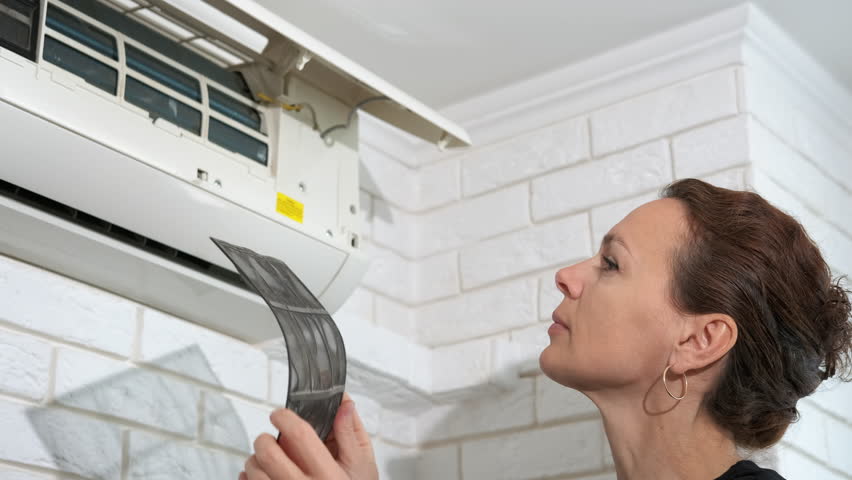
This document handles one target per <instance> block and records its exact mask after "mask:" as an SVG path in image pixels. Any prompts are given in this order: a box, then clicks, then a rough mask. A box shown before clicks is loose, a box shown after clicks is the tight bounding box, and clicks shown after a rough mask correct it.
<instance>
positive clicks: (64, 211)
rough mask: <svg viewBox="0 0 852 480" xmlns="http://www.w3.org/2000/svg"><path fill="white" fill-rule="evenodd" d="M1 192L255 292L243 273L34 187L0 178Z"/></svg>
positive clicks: (31, 205)
mask: <svg viewBox="0 0 852 480" xmlns="http://www.w3.org/2000/svg"><path fill="white" fill-rule="evenodd" d="M0 195H2V196H4V197H7V198H11V199H13V200H17V201H19V202H21V203H24V204H26V205H29V206H30V207H33V208H37V209H39V210H41V211H43V212H45V213H49V214H51V215H54V216H57V217H60V218H62V219H64V220H67V221H70V222H72V223H75V224H77V225H79V226H81V227H84V228H86V229H88V230H92V231H94V232H97V233H100V234H103V235H106V236H108V237H110V238H113V239H115V240H118V241H120V242H122V243H125V244H127V245H131V246H133V247H136V248H138V249H140V250H144V251H146V252H148V253H151V254H153V255H157V256H158V257H161V258H164V259H167V260H169V261H172V262H174V263H177V264H179V265H181V266H184V267H187V268H191V269H193V270H195V271H197V272H200V273H203V274H205V275H209V276H211V277H213V278H216V279H218V280H221V281H223V282H226V283H228V284H230V285H233V286H235V287H239V288H241V289H244V290H246V291H250V292H252V293H253V291H252V290H251V289H250V288H248V287H247V286H246V284H245V283H244V282H243V280H242V278H240V275H239V274H238V273H236V272H232V271H230V270H227V269H224V268H222V267H220V266H218V265H214V264H212V263H210V262H208V261H206V260H203V259H201V258H198V257H196V256H193V255H190V254H188V253H186V252H182V251H180V250H178V249H176V248H172V247H170V246H168V245H164V244H162V243H160V242H157V241H156V240H152V239H150V238H148V237H146V236H144V235H140V234H138V233H135V232H132V231H130V230H127V229H125V228H122V227H120V226H118V225H116V224H114V223H110V222H108V221H106V220H102V219H100V218H98V217H95V216H93V215H89V214H88V213H85V212H81V211H80V210H77V209H74V208H72V207H69V206H68V205H65V204H63V203H60V202H57V201H55V200H51V199H50V198H47V197H45V196H42V195H39V194H38V193H35V192H33V191H31V190H27V189H25V188H22V187H19V186H17V185H15V184H13V183H9V182H7V181H5V180H2V179H0Z"/></svg>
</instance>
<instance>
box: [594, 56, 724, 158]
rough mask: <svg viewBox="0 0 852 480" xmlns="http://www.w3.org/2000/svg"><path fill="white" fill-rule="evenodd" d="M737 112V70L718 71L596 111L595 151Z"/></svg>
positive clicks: (648, 138) (671, 131)
mask: <svg viewBox="0 0 852 480" xmlns="http://www.w3.org/2000/svg"><path fill="white" fill-rule="evenodd" d="M736 113H737V88H736V80H735V76H734V71H733V70H731V69H725V70H720V71H716V72H713V73H709V74H706V75H703V76H700V77H696V78H693V79H691V80H688V81H686V82H683V83H680V84H677V85H672V86H670V87H665V88H663V89H661V90H657V91H654V92H651V93H647V94H645V95H642V96H640V97H636V98H633V99H630V100H627V101H624V102H621V103H617V104H615V105H612V106H610V107H606V108H604V109H601V110H598V111H597V112H594V113H593V114H592V116H591V123H592V150H593V151H594V154H595V155H600V154H602V153H607V152H611V151H613V150H618V149H621V148H624V147H629V146H631V145H636V144H638V143H642V142H645V141H648V140H651V139H654V138H658V137H662V136H664V135H668V134H671V133H675V132H678V131H680V130H685V129H687V128H689V127H692V126H695V125H699V124H701V123H704V122H709V121H712V120H715V119H717V118H722V117H725V116H728V115H734V114H736Z"/></svg>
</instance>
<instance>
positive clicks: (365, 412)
mask: <svg viewBox="0 0 852 480" xmlns="http://www.w3.org/2000/svg"><path fill="white" fill-rule="evenodd" d="M349 396H350V398H352V400H353V401H354V402H355V410H356V411H357V412H358V416H359V417H360V418H361V423H363V424H364V429H365V430H367V433H368V434H370V435H378V433H379V429H380V428H381V426H382V406H381V405H379V404H378V402H376V401H375V400H373V399H372V398H370V397H367V396H366V395H359V394H357V393H350V394H349Z"/></svg>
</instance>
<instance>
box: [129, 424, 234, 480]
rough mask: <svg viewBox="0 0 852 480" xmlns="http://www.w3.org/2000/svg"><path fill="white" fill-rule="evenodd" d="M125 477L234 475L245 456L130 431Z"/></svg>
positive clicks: (193, 479)
mask: <svg viewBox="0 0 852 480" xmlns="http://www.w3.org/2000/svg"><path fill="white" fill-rule="evenodd" d="M127 457H128V460H129V465H128V469H127V478H128V480H136V479H138V480H142V479H144V480H197V479H207V478H210V479H213V478H217V479H218V478H222V479H235V478H237V477H238V476H239V474H240V472H241V471H242V470H243V465H244V464H245V461H246V458H245V457H244V456H240V455H235V454H231V453H226V452H223V451H216V450H209V449H205V448H198V447H193V446H190V445H186V444H179V443H175V442H174V441H173V440H171V439H169V438H165V437H160V436H157V435H152V434H150V433H147V432H138V431H131V432H130V438H129V451H128V456H127Z"/></svg>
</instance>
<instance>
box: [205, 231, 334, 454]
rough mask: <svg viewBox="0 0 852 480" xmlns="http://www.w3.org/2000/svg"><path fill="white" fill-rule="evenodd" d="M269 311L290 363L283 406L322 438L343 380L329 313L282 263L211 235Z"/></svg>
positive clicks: (332, 421)
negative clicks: (279, 332)
mask: <svg viewBox="0 0 852 480" xmlns="http://www.w3.org/2000/svg"><path fill="white" fill-rule="evenodd" d="M211 240H213V242H214V243H216V245H217V246H218V247H219V248H220V249H221V250H222V252H223V253H224V254H225V256H227V257H228V259H229V260H230V261H231V262H233V264H234V266H235V267H237V271H238V272H239V274H240V276H241V277H242V278H243V280H245V282H246V284H248V285H249V286H250V287H251V288H253V289H254V290H255V291H256V292H257V293H258V294H259V295H260V296H261V297H263V300H265V301H266V304H267V305H268V306H269V308H270V309H271V310H272V313H273V314H274V315H275V319H276V320H278V326H279V327H281V333H282V334H283V335H284V342H285V343H286V344H287V359H288V362H289V364H290V383H289V386H288V389H287V405H286V406H287V408H289V409H291V410H293V411H294V412H296V413H297V414H298V415H299V416H300V417H302V418H303V419H305V420H306V421H307V422H308V423H309V424H311V426H312V427H314V430H316V432H317V435H319V437H320V438H321V439H322V440H325V439H326V437H327V436H328V434H329V433H330V432H331V427H332V425H333V423H334V417H335V416H336V415H337V409H338V407H340V402H341V400H342V398H343V386H344V383H345V382H346V349H345V348H344V346H343V337H341V336H340V331H339V330H338V329H337V325H336V324H335V323H334V320H333V319H332V318H331V315H329V313H328V312H327V311H326V310H325V308H323V306H322V305H321V304H320V303H319V301H318V300H317V299H316V297H314V295H313V294H312V293H311V292H310V290H308V289H307V287H305V285H304V284H303V283H302V281H301V280H300V279H299V277H297V276H296V274H295V273H293V271H292V270H290V268H289V267H287V265H286V264H285V263H284V262H282V261H281V260H278V259H276V258H272V257H266V256H263V255H259V254H257V253H255V252H253V251H251V250H249V249H247V248H243V247H239V246H236V245H231V244H229V243H227V242H223V241H222V240H217V239H215V238H211Z"/></svg>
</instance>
